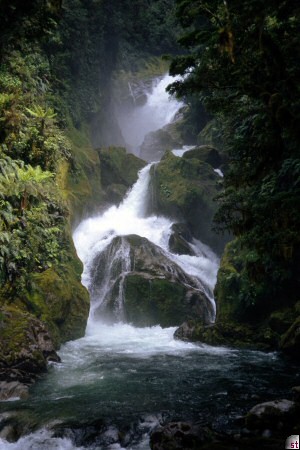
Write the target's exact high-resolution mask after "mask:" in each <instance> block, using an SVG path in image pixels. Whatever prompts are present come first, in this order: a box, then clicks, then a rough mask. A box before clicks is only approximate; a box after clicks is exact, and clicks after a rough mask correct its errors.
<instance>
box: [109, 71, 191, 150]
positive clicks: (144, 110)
mask: <svg viewBox="0 0 300 450" xmlns="http://www.w3.org/2000/svg"><path fill="white" fill-rule="evenodd" d="M175 80H176V78H174V77H171V76H170V75H168V74H165V75H164V76H163V77H161V78H155V79H154V80H153V82H152V86H151V89H150V90H149V87H145V95H146V102H145V103H144V104H143V105H136V106H135V107H134V108H132V109H130V110H129V111H128V110H125V111H123V110H118V111H117V112H116V115H117V118H118V122H119V126H120V129H121V131H122V135H123V137H124V139H125V141H126V144H127V147H128V149H129V150H130V151H132V152H133V153H135V154H137V156H139V148H140V146H141V145H142V143H143V140H144V138H145V136H146V135H147V134H148V133H150V132H152V131H156V130H159V129H160V128H163V127H164V126H165V125H167V124H169V123H171V122H172V121H173V120H174V118H175V117H176V114H177V113H178V111H179V110H180V109H181V108H182V107H183V106H184V103H183V102H180V101H178V100H177V99H176V98H174V97H172V96H170V95H169V94H168V93H167V91H166V87H167V86H168V85H169V84H171V83H173V82H174V81H175Z"/></svg>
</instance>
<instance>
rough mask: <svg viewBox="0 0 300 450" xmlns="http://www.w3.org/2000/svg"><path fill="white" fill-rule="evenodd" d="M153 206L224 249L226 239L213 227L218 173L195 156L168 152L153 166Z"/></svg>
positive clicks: (214, 245) (198, 235) (213, 246)
mask: <svg viewBox="0 0 300 450" xmlns="http://www.w3.org/2000/svg"><path fill="white" fill-rule="evenodd" d="M151 179H152V189H153V192H154V195H153V199H154V205H153V207H154V210H155V211H157V212H159V213H163V214H167V215H169V216H171V217H174V218H176V219H177V220H178V219H179V220H185V221H186V223H187V225H188V226H189V228H190V230H191V232H192V234H193V235H194V236H195V237H196V238H198V239H200V240H202V241H203V242H204V243H205V244H208V245H210V246H211V247H212V248H213V249H214V250H215V251H217V252H221V251H222V249H223V248H224V244H225V241H226V239H225V238H224V237H223V236H218V235H216V233H214V231H212V221H213V217H214V214H215V212H216V209H217V204H216V203H215V201H214V198H215V196H216V195H217V192H218V188H217V186H218V185H217V182H218V180H219V177H218V175H216V173H215V172H214V170H213V168H212V167H211V166H210V165H209V164H207V163H205V162H203V161H201V160H199V159H196V158H190V159H186V158H178V157H176V156H174V155H173V153H172V152H167V153H166V154H165V155H164V157H163V158H162V160H161V161H160V163H159V164H157V165H156V166H153V167H152V170H151Z"/></svg>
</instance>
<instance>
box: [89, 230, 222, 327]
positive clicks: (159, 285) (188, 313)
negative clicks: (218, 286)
mask: <svg viewBox="0 0 300 450" xmlns="http://www.w3.org/2000/svg"><path fill="white" fill-rule="evenodd" d="M91 273H92V274H93V278H92V280H91V288H90V291H91V299H92V302H93V300H94V301H99V298H100V297H101V295H102V296H103V293H105V295H104V298H103V300H102V303H101V305H100V307H99V308H98V309H97V310H96V311H95V313H96V314H99V316H100V317H102V318H105V319H107V320H111V321H118V320H125V321H127V322H130V323H133V324H134V325H137V326H150V325H156V324H160V325H161V326H175V325H179V324H180V323H181V322H182V319H183V318H190V317H199V318H201V320H202V321H203V322H204V323H210V322H211V320H212V317H213V314H214V313H213V306H212V304H211V301H210V300H209V298H208V297H207V296H206V294H205V293H204V287H203V286H202V284H201V282H200V281H199V280H198V279H196V278H194V277H192V276H190V275H188V274H186V273H185V272H184V271H183V270H182V269H181V268H180V267H179V266H178V265H177V264H176V263H175V262H174V261H172V260H171V259H170V258H169V257H168V255H167V254H166V253H165V252H164V251H163V250H162V249H161V248H160V247H158V246H156V245H155V244H153V243H151V242H150V241H148V240H147V239H146V238H142V237H139V236H136V235H129V236H123V237H115V238H114V239H113V240H112V242H111V243H110V244H109V245H108V247H107V248H106V250H105V251H104V252H102V253H101V254H100V255H98V257H96V258H95V260H94V262H93V267H92V270H91Z"/></svg>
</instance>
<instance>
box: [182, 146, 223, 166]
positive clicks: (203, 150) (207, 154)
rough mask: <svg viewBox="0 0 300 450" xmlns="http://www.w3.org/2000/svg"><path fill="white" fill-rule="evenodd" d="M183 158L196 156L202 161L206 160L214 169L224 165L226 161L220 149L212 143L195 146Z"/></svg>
mask: <svg viewBox="0 0 300 450" xmlns="http://www.w3.org/2000/svg"><path fill="white" fill-rule="evenodd" d="M183 158H185V159H191V158H196V159H199V160H200V161H204V162H206V163H207V164H210V165H211V166H212V167H213V168H214V169H217V168H219V167H220V166H222V164H223V162H224V158H223V157H222V155H221V154H220V153H219V151H218V150H217V149H216V148H214V147H211V146H210V145H201V146H199V147H196V148H193V149H192V150H189V151H187V152H185V153H184V155H183Z"/></svg>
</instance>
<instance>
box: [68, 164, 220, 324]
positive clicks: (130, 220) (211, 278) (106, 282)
mask: <svg viewBox="0 0 300 450" xmlns="http://www.w3.org/2000/svg"><path fill="white" fill-rule="evenodd" d="M151 165H152V164H149V165H148V166H146V167H145V168H144V169H142V170H141V172H140V176H139V179H138V181H137V183H136V184H135V185H134V186H133V188H132V190H131V191H130V192H129V194H128V195H127V197H126V198H125V200H124V201H123V203H122V204H121V205H120V206H119V207H115V206H112V207H111V208H110V209H108V210H107V211H106V212H105V213H104V214H102V215H101V216H98V217H94V218H90V219H87V220H85V221H84V222H82V223H81V224H80V225H79V227H78V228H77V229H76V230H75V232H74V236H73V238H74V243H75V246H76V249H77V253H78V255H79V257H80V258H81V260H82V261H83V263H84V273H83V277H82V280H83V284H84V285H85V286H86V287H87V288H88V289H89V291H90V293H91V297H92V298H91V301H92V305H91V314H90V318H89V325H90V323H91V322H92V321H93V318H94V315H95V311H96V310H97V308H99V306H101V304H103V303H105V299H106V298H107V296H110V295H111V289H112V288H113V286H114V284H113V283H112V280H113V277H114V275H113V273H114V272H115V270H114V266H116V264H118V263H120V264H121V265H122V271H121V273H126V272H128V271H129V270H131V266H130V261H129V249H128V245H127V244H126V243H122V244H121V246H120V247H118V249H116V250H115V251H113V252H111V251H110V252H109V253H107V254H105V258H104V259H105V264H104V265H103V266H102V268H101V267H100V268H99V269H98V268H95V267H94V266H93V262H94V259H95V257H96V256H97V255H99V254H101V253H102V252H105V249H106V248H107V247H108V245H109V244H110V243H111V242H112V241H113V239H114V238H115V237H116V236H126V235H131V234H135V235H139V236H142V237H145V238H147V239H148V240H149V241H150V242H152V243H154V244H155V245H157V246H159V247H161V248H162V250H163V251H164V253H165V254H166V255H167V256H168V257H169V258H170V259H171V260H173V261H174V262H175V263H176V264H178V265H179V266H180V267H181V268H182V269H183V271H184V272H186V273H187V274H189V275H191V276H192V277H193V278H195V279H196V280H197V281H196V282H197V284H198V288H199V289H202V290H204V291H205V292H206V293H207V294H209V295H210V298H211V303H212V305H213V306H214V300H213V297H212V290H213V287H214V284H215V281H216V274H217V270H218V258H217V257H216V255H214V254H213V252H212V251H211V250H209V249H208V248H206V251H205V252H204V251H203V249H204V246H203V244H201V243H200V242H197V241H196V240H195V241H194V250H195V254H196V256H189V255H173V254H172V253H171V252H170V251H169V250H168V241H169V236H170V233H171V229H170V228H171V225H172V222H171V220H169V219H167V218H165V217H157V216H154V215H150V216H147V214H146V211H147V209H148V208H147V204H148V200H149V199H148V191H149V189H148V185H149V182H150V168H151ZM97 269H98V270H99V271H101V270H102V271H103V270H104V272H103V276H102V281H101V286H100V289H99V288H98V289H97V290H96V291H95V290H94V288H93V278H92V276H91V272H92V271H93V270H97ZM119 289H120V292H119V300H120V303H119V305H118V309H119V312H120V315H119V319H122V318H123V316H124V315H123V311H122V303H123V300H122V299H123V296H122V291H121V289H122V286H119ZM211 319H212V320H213V319H214V317H213V316H212V317H211Z"/></svg>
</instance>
